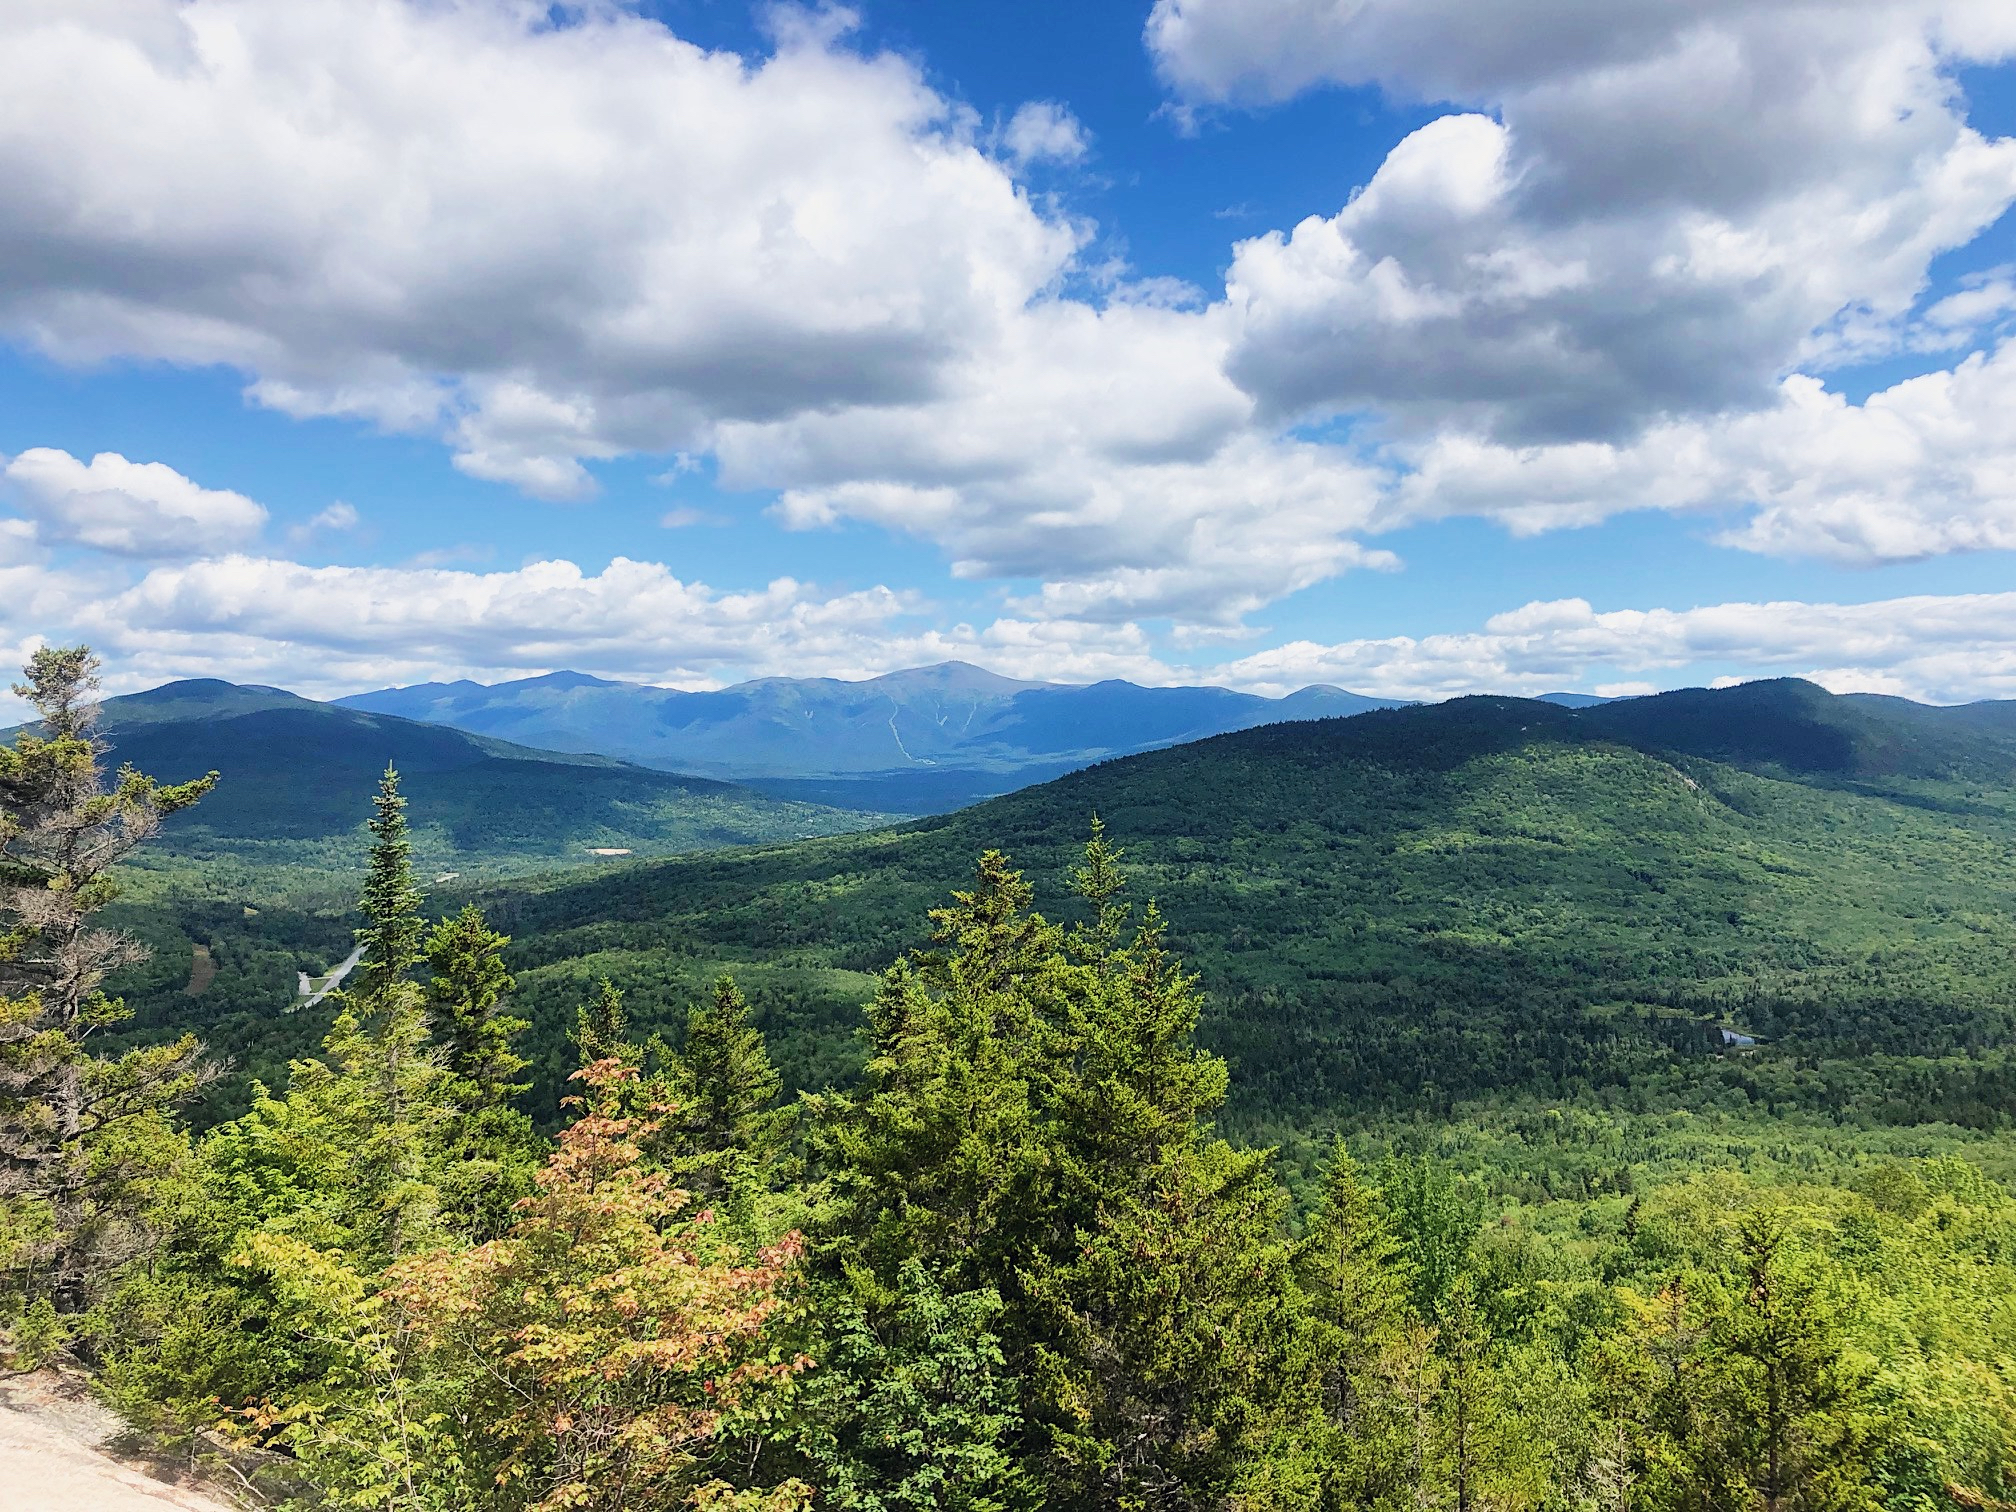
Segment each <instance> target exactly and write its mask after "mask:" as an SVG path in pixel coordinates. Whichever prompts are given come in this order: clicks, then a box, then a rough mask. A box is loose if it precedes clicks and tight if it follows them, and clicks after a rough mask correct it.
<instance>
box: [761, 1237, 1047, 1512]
mask: <svg viewBox="0 0 2016 1512" xmlns="http://www.w3.org/2000/svg"><path fill="white" fill-rule="evenodd" d="M896 1292H897V1300H896V1302H895V1303H894V1305H893V1306H892V1307H890V1308H888V1309H886V1310H885V1312H884V1314H883V1316H882V1317H881V1318H880V1319H879V1320H872V1319H871V1318H870V1316H869V1314H868V1312H867V1310H866V1309H864V1308H863V1307H862V1306H861V1305H860V1304H859V1303H858V1302H857V1301H855V1300H854V1299H853V1298H851V1297H850V1296H848V1295H847V1294H846V1292H845V1290H844V1289H841V1290H839V1291H837V1292H835V1293H834V1294H832V1295H830V1296H828V1297H826V1298H824V1299H823V1305H822V1306H821V1307H820V1315H821V1328H820V1331H819V1334H818V1337H817V1339H816V1340H815V1341H814V1343H813V1357H814V1358H815V1359H816V1360H817V1361H818V1365H817V1367H816V1368H815V1369H814V1370H813V1371H812V1372H811V1373H810V1374H809V1375H808V1376H807V1377H806V1381H805V1386H804V1392H803V1396H802V1398H801V1399H800V1401H799V1402H798V1404H797V1407H796V1410H795V1412H794V1413H793V1415H792V1424H793V1425H792V1428H791V1430H790V1437H791V1440H792V1444H793V1447H794V1448H795V1449H796V1450H797V1452H798V1453H799V1454H801V1455H802V1456H803V1457H804V1459H805V1461H806V1465H805V1468H806V1478H807V1479H808V1480H810V1481H811V1482H812V1484H813V1485H815V1486H817V1487H818V1488H819V1493H820V1504H821V1505H822V1506H830V1507H834V1508H838V1509H841V1512H1012V1509H1016V1508H1033V1507H1036V1506H1040V1505H1042V1503H1043V1498H1042V1496H1041V1492H1040V1490H1039V1488H1038V1487H1037V1486H1036V1485H1035V1483H1034V1482H1033V1481H1032V1480H1031V1478H1030V1476H1029V1474H1028V1472H1027V1471H1026V1470H1024V1469H1023V1468H1022V1467H1021V1466H1020V1465H1019V1464H1017V1462H1016V1460H1015V1458H1014V1454H1013V1447H1014V1445H1015V1444H1016V1443H1017V1442H1018V1440H1019V1439H1020V1437H1021V1415H1020V1412H1019V1409H1018V1408H1017V1405H1016V1400H1015V1397H1016V1392H1015V1382H1014V1381H1013V1380H1012V1379H1010V1378H1008V1377H1007V1376H1006V1375H1005V1374H1004V1366H1005V1363H1006V1362H1005V1360H1004V1358H1003V1356H1002V1353H1001V1346H1000V1342H999V1340H997V1339H996V1338H995V1336H994V1334H993V1332H992V1324H993V1322H994V1320H995V1318H996V1316H997V1315H998V1314H999V1313H1000V1310H1001V1299H1000V1298H999V1297H997V1296H995V1295H994V1293H992V1292H989V1291H977V1292H961V1293H959V1294H957V1295H953V1296H947V1295H946V1294H945V1292H944V1291H943V1289H942V1288H940V1287H939V1285H938V1284H937V1283H936V1282H935V1281H933V1280H932V1279H931V1277H930V1275H929V1274H928V1273H927V1272H926V1271H925V1269H924V1268H923V1266H922V1265H920V1264H919V1263H918V1262H916V1261H914V1260H913V1261H910V1262H908V1263H907V1264H906V1265H905V1266H904V1268H903V1270H902V1271H901V1273H900V1274H899V1275H898V1277H897V1286H896Z"/></svg>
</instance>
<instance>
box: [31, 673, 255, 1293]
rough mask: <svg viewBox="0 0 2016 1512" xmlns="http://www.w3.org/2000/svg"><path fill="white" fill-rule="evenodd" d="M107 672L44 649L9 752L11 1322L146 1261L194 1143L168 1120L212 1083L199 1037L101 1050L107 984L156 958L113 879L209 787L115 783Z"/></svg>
mask: <svg viewBox="0 0 2016 1512" xmlns="http://www.w3.org/2000/svg"><path fill="white" fill-rule="evenodd" d="M98 671H99V666H98V659H97V658H96V657H95V656H93V655H92V654H91V653H90V651H89V650H88V649H86V648H84V647H82V646H76V647H69V648H64V649H58V648H55V647H45V648H43V649H42V650H39V651H37V652H36V653H35V654H34V656H33V657H32V658H31V659H30V660H29V663H28V665H27V668H26V670H25V673H24V676H25V681H23V682H21V683H18V684H16V685H15V686H14V692H15V694H16V695H17V696H19V697H22V698H25V699H27V700H28V701H29V702H30V703H31V704H32V705H33V706H34V708H35V711H36V713H37V714H38V715H39V716H40V719H39V724H38V726H37V727H36V728H34V729H31V730H24V731H23V732H21V733H20V734H19V735H18V736H17V737H16V739H15V741H14V743H13V745H12V746H0V1250H4V1251H5V1252H6V1258H7V1259H8V1260H9V1261H10V1262H11V1264H12V1275H13V1277H14V1278H15V1279H14V1281H13V1283H12V1284H11V1285H9V1286H7V1287H6V1289H5V1291H4V1292H0V1311H6V1310H11V1308H10V1306H9V1304H11V1303H15V1302H17V1301H18V1302H22V1303H28V1304H32V1303H34V1302H36V1301H46V1302H47V1303H48V1304H49V1305H50V1306H52V1307H53V1308H54V1309H55V1311H56V1312H57V1313H59V1314H62V1315H65V1316H68V1315H74V1314H77V1313H80V1312H82V1311H83V1310H84V1309H85V1308H86V1307H87V1306H88V1305H89V1304H90V1303H91V1301H92V1300H93V1299H94V1296H95V1292H96V1288H97V1286H98V1283H99V1281H100V1280H101V1279H102V1277H103V1275H104V1274H105V1273H106V1271H107V1270H108V1269H110V1268H111V1267H112V1266H114V1265H116V1264H117V1263H118V1262H119V1261H121V1260H123V1259H125V1258H126V1257H127V1256H128V1255H130V1254H131V1253H134V1252H136V1251H140V1250H144V1249H145V1248H146V1246H147V1243H148V1236H147V1234H146V1233H145V1228H144V1221H143V1218H142V1213H143V1211H144V1209H145V1207H146V1205H147V1203H148V1201H149V1200H150V1193H151V1188H152V1186H153V1185H154V1184H155V1183H156V1182H157V1181H158V1180H160V1179H161V1178H162V1177H163V1175H164V1173H166V1172H167V1171H169V1170H171V1169H172V1167H173V1166H174V1164H175V1162H176V1161H177V1160H178V1158H179V1157H180V1154H181V1150H182V1147H183V1146H182V1141H181V1138H180V1136H179V1134H178V1133H177V1132H176V1131H174V1130H173V1129H172V1128H171V1127H170V1125H169V1123H168V1121H167V1118H166V1114H167V1111H168V1110H169V1109H172V1108H173V1107H175V1106H176V1105H177V1104H178V1103H181V1102H184V1101H187V1100H188V1099H189V1098H190V1097H191V1096H192V1095H193V1094H194V1093H195V1092H196V1091H197V1090H198V1089H199V1088H200V1087H201V1085H202V1084H203V1081H204V1080H205V1079H206V1077H207V1076H208V1075H209V1074H210V1072H209V1070H208V1068H207V1067H206V1066H205V1064H204V1062H203V1060H202V1058H201V1047H200V1046H199V1045H198V1043H197V1041H196V1039H195V1037H194V1036H193V1035H187V1034H184V1035H181V1036H179V1037H177V1038H175V1039H173V1040H172V1042H170V1043H167V1044H153V1045H148V1046H144V1047H141V1048H136V1049H130V1050H128V1051H126V1053H124V1054H117V1055H101V1054H99V1053H98V1050H99V1045H100V1044H101V1043H102V1041H103V1039H104V1037H105V1035H106V1032H107V1031H108V1030H110V1029H112V1028H113V1026H115V1025H117V1024H119V1023H121V1022H123V1021H124V1020H125V1019H126V1018H128V1017H129V1014H128V1012H127V1009H126V1005H125V1004H124V1003H123V1002H122V1001H121V1000H120V999H118V998H115V997H110V996H108V995H107V994H106V993H105V992H104V990H103V987H104V983H105V981H106V979H107V977H108V976H109V975H110V974H111V973H113V972H115V971H117V970H118V969H120V968H122V967H125V966H130V965H133V964H136V963H137V962H139V961H141V960H143V959H144V958H145V954H146V952H145V948H144V947H143V946H142V945H141V944H140V942H138V941H136V940H133V939H131V938H129V937H127V936H125V935H122V934H120V933H118V932H116V931H113V930H108V929H105V928H103V927H101V926H100V925H99V924H97V923H96V922H95V916H96V915H98V914H99V913H100V911H101V910H103V909H104V908H105V907H106V905H108V904H109V903H111V902H112V901H113V900H114V899H115V898H116V897H117V896H118V891H119V889H118V883H117V881H116V880H115V878H114V877H113V875H112V869H113V867H114V866H115V865H116V864H117V863H118V862H120V861H121V860H123V859H124V858H125V857H126V856H128V855H130V854H131V853H132V852H133V851H134V850H135V849H136V848H137V847H138V846H140V845H141V844H142V843H144V842H145V841H146V840H148V839H149V838H151V837H152V836H153V835H154V833H155V832H156V830H157V829H158V828H159V826H160V823H161V821H162V819H163V818H164V817H166V816H167V815H170V814H173V813H175V812H177V811H179V810H181V809H185V808H188V807H189V806H190V805H192V804H194V803H195V802H197V801H198V800H199V799H200V798H202V797H203V796H204V795H205V794H206V793H208V792H209V791H210V789H211V787H212V786H213V785H214V784H215V782H216V774H215V773H214V772H213V773H211V774H210V775H209V776H208V777H206V778H201V779H198V780H196V781H193V782H187V783H183V784H181V785H179V786H172V787H164V786H162V785H160V784H159V783H157V782H155V781H154V780H153V779H152V778H150V777H145V776H142V775H141V774H140V773H139V772H136V771H134V770H133V769H132V768H131V767H130V766H129V767H122V768H121V769H120V770H119V772H118V774H117V776H116V778H115V779H114V780H113V782H112V784H111V785H110V787H108V786H107V785H106V782H105V778H104V772H103V769H102V766H101V758H102V757H103V755H104V753H105V751H106V749H107V748H106V746H105V743H104V742H103V741H102V740H101V739H100V738H99V737H98V735H97V733H96V726H97V719H98V706H97V704H96V702H95V701H94V696H95V694H96V691H97V688H98ZM37 1315H38V1316H39V1313H38V1314H37Z"/></svg>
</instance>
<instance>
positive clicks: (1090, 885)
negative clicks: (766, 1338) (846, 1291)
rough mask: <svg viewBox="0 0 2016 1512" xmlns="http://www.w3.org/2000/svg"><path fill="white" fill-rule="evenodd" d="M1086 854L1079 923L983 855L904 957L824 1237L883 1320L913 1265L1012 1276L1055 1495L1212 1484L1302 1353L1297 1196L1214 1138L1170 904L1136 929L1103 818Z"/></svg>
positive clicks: (833, 1156) (1227, 1474) (1167, 1493)
mask: <svg viewBox="0 0 2016 1512" xmlns="http://www.w3.org/2000/svg"><path fill="white" fill-rule="evenodd" d="M1081 877H1084V878H1085V879H1086V880H1085V884H1084V885H1085V890H1086V892H1087V894H1088V900H1089V901H1091V902H1093V905H1094V918H1093V922H1092V924H1091V925H1090V926H1089V927H1087V928H1084V929H1081V930H1080V931H1078V932H1076V933H1075V934H1072V935H1067V934H1066V933H1065V932H1064V931H1062V930H1060V929H1058V928H1056V927H1054V926H1052V925H1050V924H1048V923H1047V922H1045V921H1044V920H1043V919H1042V917H1041V916H1040V915H1038V914H1036V913H1034V912H1032V911H1031V909H1030V903H1031V895H1030V890H1029V888H1028V886H1027V884H1026V883H1025V882H1024V881H1023V880H1022V878H1021V876H1020V874H1019V873H1017V872H1015V871H1014V870H1013V868H1011V867H1010V866H1009V865H1008V863H1007V862H1006V860H1005V859H1004V858H1003V857H1001V856H1000V855H999V854H998V853H994V852H989V853H987V854H986V855H984V856H983V857H982V858H981V861H980V866H979V871H978V875H977V878H976V881H975V885H974V886H973V887H972V888H971V889H969V890H965V891H961V892H958V893H955V894H954V895H953V903H952V906H951V907H949V908H944V909H939V910H936V911H934V913H933V915H932V918H933V921H934V923H935V924H936V925H937V930H936V933H935V935H934V939H933V944H934V947H935V949H934V950H933V951H932V952H931V953H929V954H927V955H924V956H921V957H918V958H915V959H913V960H909V961H906V962H903V963H900V964H899V965H898V966H897V967H896V968H895V969H893V970H892V971H890V972H889V973H888V974H887V975H886V976H885V978H884V980H883V983H882V988H881V991H880V992H879V993H878V995H877V998H876V1000H875V1002H874V1004H873V1005H872V1006H871V1008H870V1010H869V1012H870V1021H871V1025H872V1027H873V1030H874V1033H875V1043H874V1052H873V1054H872V1055H871V1057H870V1059H869V1063H868V1067H867V1073H866V1077H865V1086H864V1091H863V1093H862V1094H861V1095H860V1096H859V1098H858V1099H854V1100H842V1101H838V1102H837V1104H836V1114H837V1116H836V1117H835V1118H834V1119H833V1120H832V1121H831V1124H830V1127H829V1129H828V1131H827V1138H828V1140H829V1144H830V1148H829V1149H828V1151H827V1154H828V1159H829V1165H830V1167H831V1171H832V1191H833V1194H834V1197H835V1199H836V1200H835V1201H834V1203H833V1204H832V1205H831V1207H830V1208H829V1213H830V1214H831V1216H830V1217H829V1219H828V1227H827V1229H826V1233H825V1236H824V1242H823V1243H822V1244H821V1245H820V1246H819V1255H818V1258H819V1260H820V1263H821V1265H822V1268H823V1269H824V1270H825V1271H826V1273H827V1274H829V1275H834V1276H836V1277H837V1278H839V1279H842V1280H844V1281H845V1282H846V1283H847V1284H848V1285H849V1286H851V1287H852V1288H853V1291H854V1294H855V1295H856V1296H857V1297H858V1298H860V1299H861V1300H862V1301H863V1302H864V1303H865V1304H866V1305H867V1308H868V1313H869V1316H870V1318H871V1320H877V1321H878V1326H879V1320H881V1319H883V1318H885V1317H888V1316H891V1315H893V1310H894V1309H895V1308H897V1307H898V1306H899V1305H900V1301H901V1298H902V1297H903V1295H904V1282H903V1280H902V1277H903V1275H904V1274H905V1268H906V1266H908V1265H910V1264H911V1263H912V1262H915V1263H917V1264H919V1265H921V1266H922V1268H923V1272H924V1274H925V1275H927V1276H928V1277H929V1278H930V1279H931V1283H932V1284H933V1285H934V1286H936V1287H938V1288H940V1289H941V1290H942V1291H944V1292H946V1293H948V1294H956V1293H964V1292H977V1291H991V1292H993V1293H994V1294H995V1295H997V1296H998V1297H999V1298H1000V1299H1001V1312H1000V1315H999V1322H998V1324H997V1326H996V1327H997V1332H998V1335H999V1337H1000V1340H1001V1345H1002V1352H1003V1357H1004V1360H1005V1362H1006V1368H1007V1371H1008V1373H1009V1374H1010V1375H1011V1376H1012V1377H1013V1378H1015V1379H1016V1380H1017V1381H1019V1382H1020V1391H1021V1394H1022V1404H1023V1423H1024V1425H1025V1426H1024V1430H1023V1438H1022V1442H1021V1443H1020V1444H1019V1445H1018V1446H1017V1454H1018V1457H1019V1458H1020V1460H1021V1462H1022V1463H1023V1465H1024V1467H1025V1468H1026V1469H1027V1470H1028V1471H1029V1472H1030V1473H1031V1474H1032V1475H1034V1476H1035V1478H1036V1479H1037V1480H1038V1481H1040V1482H1041V1483H1042V1484H1043V1485H1044V1486H1045V1487H1046V1488H1047V1494H1048V1497H1049V1501H1050V1504H1051V1505H1053V1506H1056V1507H1059V1508H1064V1507H1079V1506H1085V1507H1095V1506H1096V1507H1107V1506H1133V1505H1140V1506H1151V1505H1169V1506H1188V1505H1205V1504H1208V1503H1209V1502H1210V1501H1211V1499H1212V1498H1214V1497H1216V1498H1221V1499H1222V1497H1223V1496H1224V1495H1226V1494H1227V1491H1228V1488H1229V1487H1230V1486H1231V1485H1232V1484H1233V1483H1234V1481H1235V1480H1236V1479H1238V1477H1239V1476H1240V1475H1241V1474H1242V1472H1243V1470H1244V1467H1245V1464H1246V1462H1247V1460H1248V1459H1249V1457H1250V1455H1251V1453H1252V1451H1253V1449H1254V1446H1255V1445H1256V1444H1258V1443H1259V1442H1261V1441H1262V1440H1263V1439H1264V1438H1265V1436H1266V1435H1267V1433H1268V1432H1270V1431H1271V1429H1272V1426H1273V1414H1274V1411H1275V1406H1276V1400H1277V1398H1278V1397H1279V1395H1280V1387H1279V1381H1280V1377H1281V1374H1282V1371H1283V1367H1284V1362H1286V1361H1287V1360H1288V1359H1289V1358H1290V1357H1291V1355H1292V1352H1293V1335H1294V1332H1295V1327H1296V1322H1295V1319H1294V1317H1293V1314H1292V1307H1291V1306H1290V1303H1289V1297H1290V1288H1289V1287H1288V1285H1287V1271H1288V1252H1287V1249H1286V1247H1285V1246H1284V1245H1282V1244H1281V1243H1279V1242H1278V1241H1277V1239H1276V1237H1275V1234H1276V1229H1277V1226H1278V1219H1279V1217H1280V1196H1279V1194H1278V1192H1277V1190H1276V1188H1275V1186H1274V1183H1273V1179H1272V1174H1271V1168H1270V1155H1269V1154H1268V1153H1267V1152H1239V1151H1235V1150H1233V1149H1231V1147H1230V1146H1228V1145H1226V1144H1225V1143H1224V1142H1223V1141H1219V1140H1214V1139H1211V1138H1210V1137H1209V1136H1208V1132H1207V1129H1206V1126H1205V1124H1204V1122H1203V1120H1204V1119H1206V1118H1208V1117H1209V1115H1210V1114H1211V1112H1212V1111H1214V1110H1215V1108H1216V1106H1217V1104H1218V1102H1219V1100H1220V1099H1221V1098H1222V1096H1223V1094H1224V1088H1225V1069H1224V1066H1223V1063H1222V1062H1220V1061H1218V1060H1216V1059H1215V1058H1214V1057H1211V1056H1208V1055H1205V1054H1203V1053H1202V1052H1201V1051H1199V1050H1198V1049H1197V1047H1196V1046H1195V1044H1194V1042H1193V1035H1194V1031H1195V1027H1196V1022H1197V1014H1198V1011H1199V1008H1200V1006H1201V1001H1202V1000H1201V998H1200V997H1199V995H1198V993H1197V991H1196V985H1195V981H1194V979H1192V978H1190V977H1189V976H1187V975H1185V974H1184V973H1183V972H1182V971H1181V970H1180V968H1179V967H1178V966H1177V965H1176V963H1175V962H1174V960H1173V959H1172V958H1171V957H1170V955H1169V953H1168V951H1167V948H1166V946H1165V944H1164V935H1163V927H1162V924H1161V921H1160V919H1159V917H1158V916H1157V915H1156V914H1155V912H1154V910H1153V909H1152V908H1151V909H1150V910H1148V912H1147V915H1146V917H1145V918H1144V921H1143V924H1142V926H1141V928H1140V929H1139V930H1137V931H1136V932H1135V934H1134V936H1133V937H1132V938H1131V939H1126V940H1123V939H1122V935H1123V933H1124V930H1123V927H1122V924H1121V919H1122V915H1121V914H1120V913H1119V910H1120V909H1121V907H1122V905H1121V904H1120V901H1119V892H1120V886H1121V879H1120V877H1119V874H1118V868H1117V865H1115V860H1114V854H1113V852H1112V851H1111V850H1110V849H1109V848H1107V847H1106V845H1105V842H1104V839H1103V836H1099V835H1095V838H1094V844H1093V846H1091V847H1088V851H1087V856H1086V864H1085V867H1084V868H1082V869H1081Z"/></svg>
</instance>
